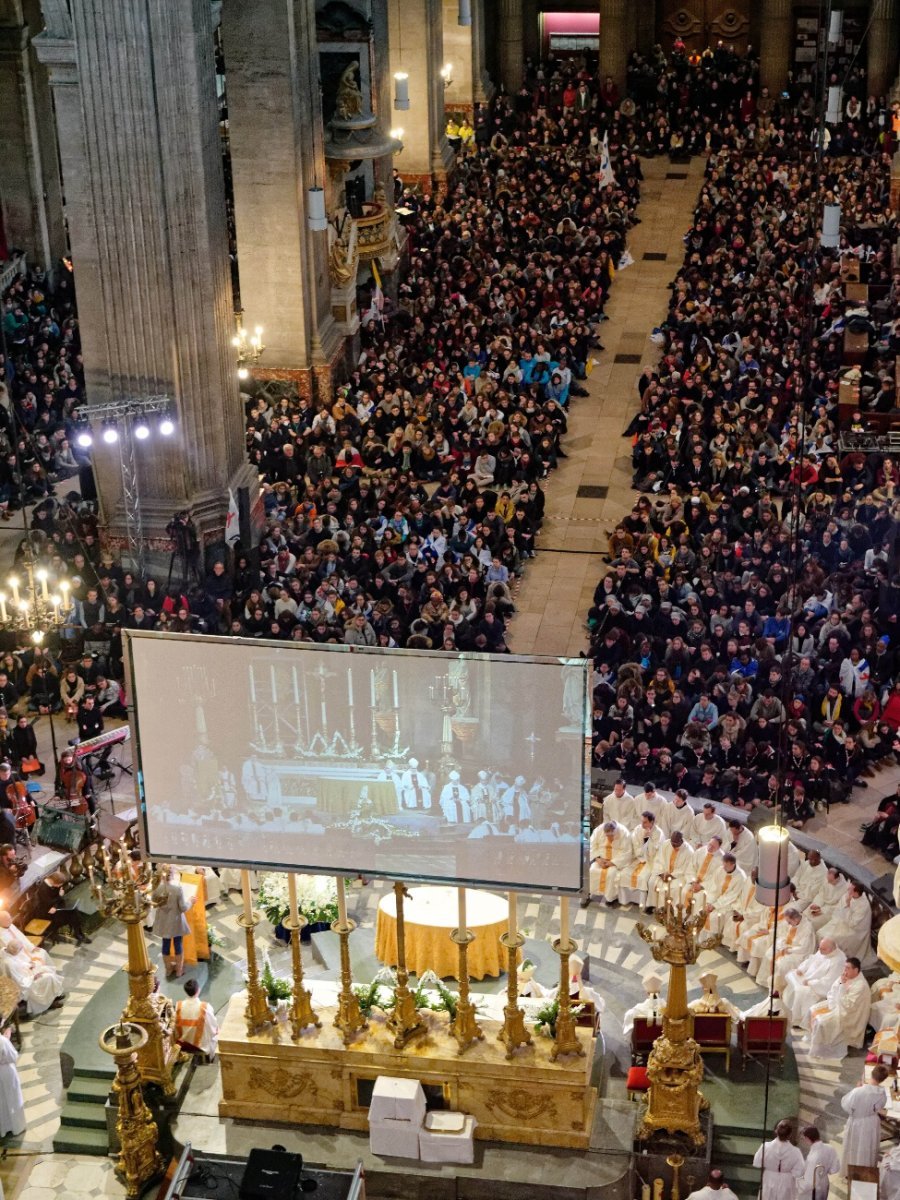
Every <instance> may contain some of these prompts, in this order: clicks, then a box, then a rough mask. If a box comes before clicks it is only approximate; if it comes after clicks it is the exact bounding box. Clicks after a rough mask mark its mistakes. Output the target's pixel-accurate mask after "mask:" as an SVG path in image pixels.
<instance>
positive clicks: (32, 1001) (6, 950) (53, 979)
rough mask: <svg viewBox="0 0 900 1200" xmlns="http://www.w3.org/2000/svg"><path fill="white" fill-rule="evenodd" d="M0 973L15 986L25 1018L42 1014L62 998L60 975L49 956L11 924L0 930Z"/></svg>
mask: <svg viewBox="0 0 900 1200" xmlns="http://www.w3.org/2000/svg"><path fill="white" fill-rule="evenodd" d="M0 970H2V972H3V974H4V975H8V976H9V978H10V979H12V980H13V982H14V983H16V984H17V985H18V988H19V991H20V992H21V993H22V998H23V999H24V1000H25V1004H26V1007H27V1010H28V1014H29V1016H32V1017H34V1016H37V1015H38V1014H39V1013H42V1012H46V1011H47V1009H48V1008H49V1007H50V1005H51V1004H52V1003H53V1001H54V1000H55V999H56V997H57V996H61V995H62V991H63V979H62V973H61V972H60V971H58V970H57V969H56V967H55V966H54V965H53V960H52V959H51V958H50V955H49V954H48V953H47V951H46V950H41V949H40V947H38V946H34V945H32V943H31V942H29V940H28V938H27V937H26V936H25V934H24V933H22V932H21V931H20V930H19V929H17V928H16V927H15V925H10V927H9V928H8V929H2V928H0Z"/></svg>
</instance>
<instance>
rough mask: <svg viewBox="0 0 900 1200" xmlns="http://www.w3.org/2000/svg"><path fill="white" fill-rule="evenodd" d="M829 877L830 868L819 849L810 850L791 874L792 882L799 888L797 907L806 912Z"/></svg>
mask: <svg viewBox="0 0 900 1200" xmlns="http://www.w3.org/2000/svg"><path fill="white" fill-rule="evenodd" d="M827 878H828V868H827V867H826V866H825V864H824V863H823V862H822V856H821V854H820V853H819V852H818V850H810V851H808V853H807V855H806V858H804V859H803V861H802V862H801V863H800V866H799V867H798V868H797V870H796V871H795V872H794V873H793V874H792V875H791V882H792V883H793V884H794V887H795V888H796V889H797V908H799V909H800V911H801V912H806V910H807V909H808V908H809V906H810V904H812V903H813V902H814V900H815V898H816V896H817V895H818V892H819V889H820V888H821V887H822V885H823V884H824V882H825V880H826V879H827Z"/></svg>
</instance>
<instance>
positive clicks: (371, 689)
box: [369, 671, 375, 708]
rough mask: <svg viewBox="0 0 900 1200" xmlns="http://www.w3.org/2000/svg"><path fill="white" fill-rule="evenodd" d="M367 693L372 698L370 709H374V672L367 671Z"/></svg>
mask: <svg viewBox="0 0 900 1200" xmlns="http://www.w3.org/2000/svg"><path fill="white" fill-rule="evenodd" d="M369 692H370V694H371V697H372V707H373V708H374V707H375V672H374V671H369Z"/></svg>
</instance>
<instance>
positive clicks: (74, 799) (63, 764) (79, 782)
mask: <svg viewBox="0 0 900 1200" xmlns="http://www.w3.org/2000/svg"><path fill="white" fill-rule="evenodd" d="M59 782H60V787H61V788H62V791H63V799H64V800H65V802H66V807H67V808H68V809H69V811H70V812H73V813H75V815H76V816H79V817H83V816H86V815H87V813H88V811H89V806H88V802H87V797H86V796H85V794H84V789H85V787H86V786H87V774H86V773H85V772H84V771H82V770H81V768H80V767H79V766H78V763H77V762H76V760H75V756H74V755H70V754H63V756H62V758H61V759H60V763H59Z"/></svg>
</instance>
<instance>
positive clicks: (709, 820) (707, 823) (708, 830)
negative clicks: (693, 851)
mask: <svg viewBox="0 0 900 1200" xmlns="http://www.w3.org/2000/svg"><path fill="white" fill-rule="evenodd" d="M727 833H728V826H727V825H726V824H725V822H724V821H723V820H722V818H721V817H720V816H719V814H718V813H717V812H716V806H715V805H714V804H713V803H712V801H710V800H707V802H706V803H705V804H704V805H703V807H702V808H701V809H700V811H699V812H698V813H696V814H695V816H694V824H693V828H692V830H691V837H690V840H691V843H692V844H693V845H694V846H705V845H706V844H707V842H708V841H709V839H710V838H711V837H717V838H718V839H719V841H720V842H722V843H724V841H725V837H726V834H727Z"/></svg>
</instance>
